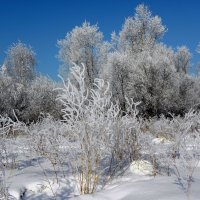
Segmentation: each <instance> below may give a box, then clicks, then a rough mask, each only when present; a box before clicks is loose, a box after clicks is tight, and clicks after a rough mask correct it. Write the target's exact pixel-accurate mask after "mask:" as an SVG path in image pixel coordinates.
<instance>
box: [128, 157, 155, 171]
mask: <svg viewBox="0 0 200 200" xmlns="http://www.w3.org/2000/svg"><path fill="white" fill-rule="evenodd" d="M130 171H131V172H133V173H135V174H138V175H152V174H153V166H152V164H151V163H150V162H148V161H146V160H137V161H133V162H132V163H131V165H130Z"/></svg>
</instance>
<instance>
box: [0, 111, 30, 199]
mask: <svg viewBox="0 0 200 200" xmlns="http://www.w3.org/2000/svg"><path fill="white" fill-rule="evenodd" d="M14 116H15V117H16V115H15V113H14ZM25 130H26V126H25V125H24V124H23V123H21V122H19V121H18V119H17V117H16V121H13V120H12V119H11V118H9V117H7V116H6V117H3V116H0V198H1V197H2V198H3V199H9V198H8V197H9V195H8V191H7V175H6V170H9V169H13V168H16V167H17V161H18V160H17V158H18V152H17V149H16V144H15V139H14V138H15V134H16V133H17V134H18V133H19V132H24V131H25Z"/></svg>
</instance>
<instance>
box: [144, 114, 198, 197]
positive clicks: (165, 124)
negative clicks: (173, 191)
mask: <svg viewBox="0 0 200 200" xmlns="http://www.w3.org/2000/svg"><path fill="white" fill-rule="evenodd" d="M199 129H200V115H199V113H198V112H195V111H194V110H190V111H189V112H188V113H186V114H185V116H184V117H180V116H173V115H172V118H171V119H167V118H165V117H164V116H162V117H161V118H160V119H157V120H155V119H153V120H149V128H148V131H147V132H146V133H145V135H143V136H144V137H143V138H144V140H143V144H144V146H143V147H144V148H143V151H145V152H146V153H147V155H148V156H149V158H150V159H151V158H153V160H152V162H153V164H155V170H156V171H155V172H156V173H160V172H163V170H164V172H166V173H167V174H168V175H171V174H175V175H176V177H177V182H178V184H180V186H181V187H182V188H183V189H184V191H185V192H186V193H187V194H189V191H190V188H191V185H192V182H193V180H194V179H195V171H196V169H197V167H198V165H199V161H200V134H199ZM152 156H153V157H152Z"/></svg>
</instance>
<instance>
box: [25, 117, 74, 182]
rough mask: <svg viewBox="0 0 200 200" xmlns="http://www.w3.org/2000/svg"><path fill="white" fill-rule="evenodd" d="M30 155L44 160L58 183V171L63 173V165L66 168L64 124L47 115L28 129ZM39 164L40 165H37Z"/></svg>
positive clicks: (66, 148) (66, 147)
mask: <svg viewBox="0 0 200 200" xmlns="http://www.w3.org/2000/svg"><path fill="white" fill-rule="evenodd" d="M28 132H29V142H30V147H31V148H30V153H31V154H32V156H33V157H34V156H40V157H43V158H46V159H47V160H48V161H49V162H50V164H51V166H52V167H53V172H54V173H55V176H56V177H55V178H56V181H57V182H59V177H58V173H57V172H58V171H61V172H63V176H64V171H63V168H64V165H65V167H67V162H68V155H67V154H68V152H70V148H69V147H68V141H67V140H66V135H67V130H66V127H65V126H64V124H63V123H62V122H60V121H57V120H55V119H54V118H53V117H52V116H50V115H48V116H45V117H43V118H41V119H40V120H39V121H37V122H36V123H32V124H31V125H30V126H29V128H28ZM38 164H40V163H38Z"/></svg>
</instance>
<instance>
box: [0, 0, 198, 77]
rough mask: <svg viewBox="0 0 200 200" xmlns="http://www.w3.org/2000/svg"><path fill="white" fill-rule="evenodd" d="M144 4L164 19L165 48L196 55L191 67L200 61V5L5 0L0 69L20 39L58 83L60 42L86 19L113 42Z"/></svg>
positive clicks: (0, 13) (1, 2)
mask: <svg viewBox="0 0 200 200" xmlns="http://www.w3.org/2000/svg"><path fill="white" fill-rule="evenodd" d="M140 3H145V4H146V5H148V6H149V8H150V10H151V11H152V13H153V14H154V15H159V16H160V17H161V18H162V20H163V24H164V25H166V27H167V29H168V31H167V33H166V34H165V36H164V38H163V40H162V41H163V42H164V43H166V44H167V45H169V46H172V47H173V48H176V47H177V46H181V45H186V46H188V48H189V49H190V50H191V52H192V53H193V59H192V63H193V64H195V63H196V62H198V61H200V55H198V54H197V53H196V52H195V50H196V47H197V44H198V42H200V1H199V0H143V1H139V0H98V1H97V0H0V64H2V63H3V60H4V58H5V52H6V50H7V48H8V47H9V46H10V45H11V44H12V43H14V42H17V41H18V40H20V41H21V42H24V43H26V44H28V45H31V46H32V47H33V49H34V51H35V52H36V54H37V63H38V64H37V71H39V72H41V73H42V74H45V75H47V74H48V75H49V76H50V77H51V78H53V79H57V74H58V68H59V65H60V64H61V63H60V62H59V60H58V59H57V58H56V55H57V54H58V47H57V40H58V39H62V38H64V37H65V35H66V33H67V32H69V31H70V30H72V29H73V28H74V27H75V26H76V25H78V26H79V25H81V24H82V23H83V22H84V21H85V20H87V21H89V22H91V23H92V24H96V23H98V26H99V27H100V31H102V32H103V33H104V37H105V39H106V40H109V39H110V34H111V32H112V31H114V30H115V31H116V32H118V31H119V30H120V29H121V27H122V24H123V23H124V20H125V18H126V17H128V16H131V15H133V13H134V9H135V7H136V6H137V5H138V4H140ZM192 72H193V71H192Z"/></svg>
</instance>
